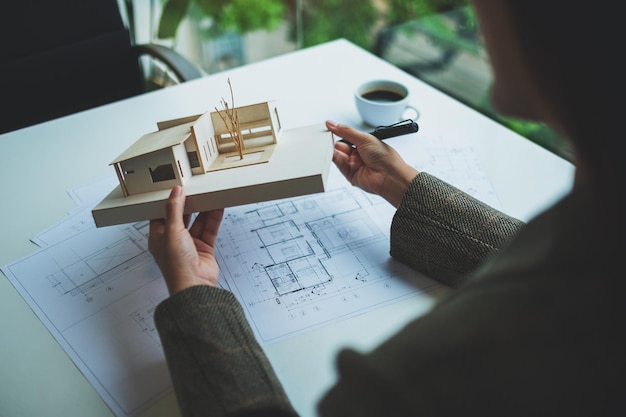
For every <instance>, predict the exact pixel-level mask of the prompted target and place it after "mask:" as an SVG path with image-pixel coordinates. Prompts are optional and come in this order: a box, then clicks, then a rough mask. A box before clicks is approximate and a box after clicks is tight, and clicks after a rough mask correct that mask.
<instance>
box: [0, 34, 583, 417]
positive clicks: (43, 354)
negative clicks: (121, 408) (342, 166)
mask: <svg viewBox="0 0 626 417" xmlns="http://www.w3.org/2000/svg"><path fill="white" fill-rule="evenodd" d="M227 78H230V79H231V82H232V84H233V88H234V91H235V100H236V102H237V103H239V104H244V103H245V104H248V103H255V102H261V101H265V100H268V99H274V100H277V101H278V103H279V105H280V106H281V119H282V123H283V126H284V127H285V128H291V127H298V126H305V125H309V124H313V123H322V122H323V121H324V120H326V119H332V120H336V121H339V122H343V123H347V124H351V125H354V126H360V120H359V118H358V115H357V113H356V109H355V107H354V103H353V98H352V90H353V89H354V87H355V86H356V85H357V84H359V83H361V82H363V81H365V80H368V79H373V78H393V79H396V80H399V81H401V82H403V83H405V84H406V85H407V86H408V87H409V88H410V90H411V95H412V97H413V101H412V104H413V105H415V106H416V107H418V108H419V110H420V112H421V117H420V119H419V124H420V134H421V135H433V134H438V133H439V132H449V131H450V127H451V126H455V127H458V128H459V129H467V130H469V131H471V132H473V133H474V134H475V135H474V148H475V150H476V152H477V153H478V156H479V158H480V159H481V161H482V163H483V166H484V169H485V171H486V173H487V174H488V176H489V178H490V180H491V183H492V185H493V188H494V190H495V192H496V194H497V196H498V198H499V200H500V202H501V204H502V209H503V210H504V211H505V212H507V213H509V214H511V215H514V216H517V217H519V218H522V219H524V220H527V219H529V218H530V217H532V216H533V215H534V214H536V213H537V212H538V211H539V210H541V209H543V208H545V207H546V206H547V205H549V204H551V203H552V202H554V201H555V200H556V199H557V198H559V197H560V196H562V195H563V194H564V193H565V192H566V191H568V190H569V188H570V186H571V183H572V179H573V166H572V165H571V164H570V163H568V162H567V161H565V160H563V159H561V158H559V157H557V156H555V155H553V154H551V153H549V152H547V151H545V150H544V149H542V148H540V147H538V146H536V145H535V144H533V143H531V142H530V141H528V140H526V139H525V138H523V137H521V136H519V135H517V134H515V133H513V132H511V131H509V130H507V129H506V128H504V127H502V126H501V125H499V124H497V123H495V122H493V121H491V120H490V119H488V118H486V117H484V116H483V115H481V114H479V113H477V112H475V111H474V110H472V109H470V108H468V107H466V106H464V105H463V104H461V103H459V102H457V101H455V100H454V99H452V98H450V97H448V96H446V95H445V94H442V93H441V92H439V91H437V90H435V89H433V88H431V87H430V86H428V85H426V84H424V83H423V82H421V81H419V80H417V79H415V78H413V77H412V76H410V75H407V74H406V73H404V72H402V71H400V70H399V69H397V68H395V67H393V66H391V65H390V64H388V63H386V62H384V61H382V60H380V59H378V58H376V57H375V56H373V55H371V54H370V53H367V52H365V51H363V50H361V49H359V48H357V47H355V46H354V45H352V44H350V43H349V42H347V41H345V40H337V41H334V42H330V43H327V44H324V45H321V46H317V47H313V48H309V49H306V50H302V51H298V52H295V53H291V54H288V55H284V56H280V57H277V58H274V59H270V60H267V61H263V62H260V63H256V64H253V65H249V66H246V67H241V68H237V69H234V70H232V71H228V72H224V73H219V74H215V75H212V76H210V77H206V78H203V79H200V80H196V81H193V82H189V83H186V84H183V85H180V86H176V87H171V88H168V89H164V90H161V91H157V92H154V93H150V94H146V95H143V96H140V97H136V98H132V99H128V100H125V101H121V102H118V103H115V104H111V105H107V106H104V107H101V108H97V109H94V110H90V111H87V112H83V113H79V114H76V115H73V116H69V117H65V118H61V119H58V120H55V121H51V122H48V123H44V124H41V125H37V126H33V127H30V128H27V129H23V130H20V131H16V132H12V133H8V134H4V135H0V178H2V184H3V187H2V216H1V217H0V230H1V231H2V232H1V233H0V236H1V237H0V239H2V244H1V246H0V247H1V248H2V249H1V251H0V264H1V265H5V264H8V263H10V262H13V261H15V260H17V259H19V258H21V257H23V256H25V255H27V254H29V253H31V252H32V251H34V250H35V249H36V246H35V245H34V244H32V243H31V242H30V241H29V239H30V238H32V237H33V236H35V235H36V234H37V233H39V232H40V231H42V230H43V229H45V228H46V227H48V226H50V225H52V224H54V223H55V222H57V221H59V220H61V219H62V218H64V217H65V216H66V214H67V212H68V210H70V209H72V208H74V207H75V205H74V203H73V201H72V200H71V198H70V197H69V196H68V195H67V193H66V191H67V190H69V189H72V188H75V187H78V186H81V185H83V184H85V183H87V182H89V181H91V180H95V179H97V178H100V177H101V176H103V175H106V174H109V173H110V172H111V171H110V170H112V168H111V167H110V166H109V165H108V164H109V162H110V161H112V160H113V159H114V158H115V157H116V156H117V154H118V153H119V151H120V149H124V148H125V147H126V146H127V145H128V144H129V143H132V142H133V141H134V140H135V139H136V138H138V137H140V136H141V135H143V134H144V133H146V132H150V131H152V130H154V129H155V124H156V122H157V121H159V120H165V119H170V118H174V117H179V116H186V115H190V114H196V113H200V112H204V111H206V110H210V109H211V106H213V105H214V103H215V102H218V101H219V99H220V98H222V97H228V98H229V96H228V90H227ZM435 298H436V296H435V295H433V294H431V295H425V296H419V297H414V298H411V299H409V300H405V301H402V302H400V303H396V304H393V305H391V306H388V307H384V308H380V309H377V310H375V311H373V312H371V313H367V314H364V315H361V316H358V317H356V318H353V319H349V320H346V321H343V322H340V323H338V324H334V325H330V326H327V327H324V328H322V329H320V330H317V331H312V332H309V333H306V334H304V335H302V336H297V337H294V338H291V339H288V340H286V341H283V342H280V343H277V344H274V345H270V346H268V347H267V352H268V355H269V357H270V359H271V360H272V362H273V364H274V366H275V368H276V370H277V373H278V375H279V377H280V378H281V379H282V381H283V382H284V384H285V387H286V389H287V391H288V394H289V396H290V397H291V399H292V401H293V402H294V405H295V407H296V408H297V409H298V410H299V411H300V412H301V413H302V415H306V416H311V415H313V410H314V404H315V402H316V401H317V399H318V398H319V396H320V395H321V394H322V393H323V391H324V389H325V388H326V387H327V386H328V385H329V384H331V383H332V380H333V378H334V374H333V372H334V371H333V367H334V354H335V352H336V351H337V350H338V349H339V348H340V347H341V346H346V345H351V346H355V347H358V348H363V349H368V348H371V347H372V346H374V345H376V344H377V343H379V342H380V341H381V340H382V339H384V338H385V337H386V336H388V335H389V334H391V333H393V332H394V331H396V330H397V329H398V328H399V327H400V326H402V325H403V324H404V323H405V322H406V321H407V320H409V319H410V318H412V317H414V316H416V315H418V314H420V313H421V312H423V311H425V310H426V309H428V308H429V307H430V306H431V305H432V302H433V301H434V299H435ZM0 328H1V329H2V332H3V335H2V338H1V340H2V341H1V342H0V364H1V365H0V375H2V377H1V378H2V389H1V390H0V415H2V416H5V415H6V416H44V415H45V416H48V417H50V416H60V417H61V416H62V417H67V416H111V412H110V411H109V409H108V408H107V406H106V404H105V403H104V402H103V401H102V400H101V398H100V397H99V396H98V394H97V393H96V391H95V390H94V389H93V388H92V387H91V385H90V384H89V383H88V382H87V380H86V379H85V378H84V377H83V376H82V374H81V373H80V372H79V371H78V369H77V368H76V367H75V366H74V365H73V363H72V361H71V360H70V359H69V358H68V357H67V356H66V354H65V353H64V351H63V350H62V349H61V348H60V347H59V345H58V344H57V343H56V341H55V340H54V339H53V338H52V336H51V335H50V334H49V332H48V331H47V329H46V328H45V326H44V325H43V324H42V323H41V322H40V321H39V319H38V318H37V317H36V316H35V315H34V314H33V312H32V311H31V309H30V308H29V306H28V305H27V303H26V302H25V301H24V300H23V299H22V297H21V296H20V295H19V294H18V292H17V291H16V290H15V289H14V288H13V286H12V285H11V283H10V282H9V281H8V279H6V278H5V277H3V279H0ZM178 414H179V413H178V410H177V406H176V402H175V399H174V397H173V394H172V395H170V396H168V397H167V398H166V399H165V400H162V401H161V402H159V403H158V404H157V405H156V406H155V407H153V409H151V410H149V411H148V412H146V413H144V415H146V416H147V415H150V416H168V417H169V416H174V415H178Z"/></svg>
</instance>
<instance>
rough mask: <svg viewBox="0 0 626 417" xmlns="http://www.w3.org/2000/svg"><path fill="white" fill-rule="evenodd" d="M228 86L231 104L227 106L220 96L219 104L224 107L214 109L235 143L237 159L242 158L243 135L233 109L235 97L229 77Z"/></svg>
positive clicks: (237, 115) (235, 110) (236, 113)
mask: <svg viewBox="0 0 626 417" xmlns="http://www.w3.org/2000/svg"><path fill="white" fill-rule="evenodd" d="M228 88H229V89H230V102H231V105H230V106H229V105H228V102H227V101H226V100H224V99H223V98H222V100H221V104H222V107H224V109H223V110H219V109H218V108H217V107H216V108H215V110H216V111H217V114H218V115H219V116H220V118H221V119H222V121H223V122H224V125H226V129H228V133H229V134H230V138H231V139H232V141H233V143H234V144H235V149H236V150H237V152H238V153H239V159H243V135H242V134H241V128H240V126H239V114H238V112H237V109H235V98H234V96H233V86H232V85H231V83H230V78H228Z"/></svg>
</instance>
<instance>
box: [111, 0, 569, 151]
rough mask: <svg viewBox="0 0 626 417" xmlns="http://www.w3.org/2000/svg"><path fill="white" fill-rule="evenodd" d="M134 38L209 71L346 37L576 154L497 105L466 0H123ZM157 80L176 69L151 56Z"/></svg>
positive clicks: (549, 145) (540, 140)
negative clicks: (494, 106) (492, 100)
mask: <svg viewBox="0 0 626 417" xmlns="http://www.w3.org/2000/svg"><path fill="white" fill-rule="evenodd" d="M118 2H119V6H120V9H121V11H122V14H123V16H124V18H125V20H126V24H127V26H128V28H129V29H130V32H131V36H132V38H133V39H134V41H135V43H147V42H152V43H157V44H162V45H165V46H168V47H171V48H173V49H175V50H176V51H177V52H179V53H180V54H181V55H183V56H185V57H186V58H187V59H189V60H190V61H192V62H193V63H195V64H196V65H197V66H199V67H200V68H201V69H202V70H203V71H204V72H206V73H207V74H213V73H217V72H220V71H224V70H227V69H229V68H234V67H237V66H241V65H245V64H249V63H253V62H257V61H261V60H264V59H267V58H271V57H274V56H278V55H281V54H284V53H288V52H291V51H295V50H298V49H301V48H305V47H309V46H313V45H316V44H320V43H323V42H326V41H330V40H333V39H337V38H345V39H348V40H349V41H351V42H353V43H355V44H357V45H359V46H361V47H362V48H364V49H366V50H368V51H370V52H372V53H374V54H376V55H377V56H379V57H381V58H382V59H384V60H386V61H388V62H390V63H391V64H393V65H395V66H397V67H399V68H401V69H403V70H404V71H406V72H409V73H410V74H412V75H414V76H416V77H418V78H420V79H422V80H424V81H426V82H427V83H429V84H431V85H433V86H435V87H436V88H438V89H440V90H442V91H444V92H446V93H448V94H449V95H451V96H453V97H455V98H457V99H459V100H461V101H463V102H464V103H466V104H468V105H470V106H472V107H473V108H475V109H476V110H478V111H480V112H482V113H484V114H486V115H488V116H489V117H492V118H493V119H495V120H497V121H499V122H501V123H503V124H505V125H507V126H508V127H510V128H511V129H513V130H515V131H517V132H518V133H520V134H521V135H523V136H525V137H527V138H528V139H530V140H532V141H533V142H536V143H537V144H539V145H540V146H542V147H544V148H546V149H548V150H550V151H552V152H554V153H556V154H557V155H560V156H562V157H564V158H566V159H568V160H570V161H573V155H572V153H571V151H570V150H569V149H568V148H567V147H566V146H564V145H563V144H562V142H561V141H560V140H559V138H558V136H557V135H556V133H555V132H553V131H551V130H550V129H548V128H547V127H545V126H544V125H542V124H536V123H528V122H520V121H517V120H511V119H507V118H503V117H501V116H500V115H498V114H497V113H496V112H495V111H494V110H493V109H492V106H491V104H490V100H489V88H490V85H491V81H492V74H491V70H490V66H489V61H488V57H487V55H486V53H485V51H484V48H483V45H482V41H481V38H480V36H479V31H478V26H477V22H476V19H475V15H474V13H473V10H472V8H471V6H470V5H469V3H468V1H467V0H412V1H411V0H118ZM148 68H149V69H148V71H150V72H151V74H150V78H151V79H152V80H153V82H154V84H155V88H156V87H162V86H167V85H168V83H171V82H172V74H169V73H168V72H167V70H166V69H165V68H164V67H159V66H158V64H156V63H153V64H151V65H150V66H148Z"/></svg>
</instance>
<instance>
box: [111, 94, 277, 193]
mask: <svg viewBox="0 0 626 417" xmlns="http://www.w3.org/2000/svg"><path fill="white" fill-rule="evenodd" d="M233 110H235V111H236V112H237V116H238V118H239V123H240V128H241V136H242V138H243V144H244V145H243V153H244V156H243V157H241V156H240V155H239V152H238V151H237V150H236V147H235V143H234V141H233V139H232V137H231V134H230V127H229V126H227V124H226V123H224V119H223V118H222V117H225V118H226V120H228V118H227V116H226V114H225V112H224V111H221V116H220V112H218V111H214V112H206V113H204V114H201V115H194V116H188V117H183V118H179V119H173V120H167V121H163V122H159V123H157V127H158V129H159V130H157V131H155V132H151V133H148V134H146V135H144V136H142V137H141V138H139V139H138V140H137V141H136V142H135V143H134V144H133V145H132V146H131V147H129V148H128V149H126V151H124V152H123V153H122V154H121V155H120V156H119V157H117V158H116V159H115V160H114V161H113V162H111V165H113V166H114V167H115V171H116V173H117V176H118V179H119V181H120V185H121V188H122V191H123V193H124V196H129V195H136V194H141V193H146V192H151V191H158V190H167V189H171V188H172V187H173V186H174V185H184V184H185V182H186V181H187V180H188V179H189V178H190V177H191V176H192V175H203V174H206V173H208V172H210V171H215V170H220V169H227V168H234V167H237V166H243V165H250V164H257V163H265V162H268V161H269V159H270V157H271V155H272V153H273V150H274V147H275V146H276V144H277V143H278V138H279V135H280V133H281V126H280V119H279V117H278V110H277V107H276V104H275V103H274V102H273V101H269V102H263V103H258V104H252V105H249V106H242V107H236V108H235V109H233Z"/></svg>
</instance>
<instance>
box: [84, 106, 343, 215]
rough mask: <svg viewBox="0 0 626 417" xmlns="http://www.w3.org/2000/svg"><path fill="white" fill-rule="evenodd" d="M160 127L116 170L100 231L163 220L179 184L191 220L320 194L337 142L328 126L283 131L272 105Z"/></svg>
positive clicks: (101, 207)
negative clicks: (232, 119) (208, 212)
mask: <svg viewBox="0 0 626 417" xmlns="http://www.w3.org/2000/svg"><path fill="white" fill-rule="evenodd" d="M230 110H231V112H233V113H231V114H235V115H236V116H237V128H238V129H237V131H233V126H232V125H229V120H228V119H227V118H226V117H225V112H224V111H218V110H217V109H216V111H214V112H206V113H203V114H199V115H193V116H189V117H184V118H179V119H174V120H167V121H162V122H159V123H157V128H158V130H156V131H154V132H151V133H148V134H146V135H143V136H142V137H140V138H139V139H138V140H137V141H136V142H135V143H134V144H132V145H131V146H130V147H129V148H127V149H126V150H125V151H124V152H122V154H120V155H119V156H118V157H117V158H115V160H113V161H112V162H111V165H112V166H113V167H114V168H115V172H116V174H117V177H118V180H119V186H118V187H117V188H116V189H114V190H113V191H112V192H111V193H110V194H109V195H108V196H107V197H106V198H105V199H104V200H102V202H100V203H99V204H98V205H97V206H96V207H95V208H94V209H93V210H92V214H93V217H94V220H95V223H96V226H98V227H101V226H108V225H114V224H123V223H130V222H135V221H140V220H150V219H155V218H161V217H164V215H165V203H166V201H167V198H168V196H169V192H170V190H171V189H172V187H173V186H174V185H181V186H184V188H185V193H186V195H187V201H186V206H185V212H186V213H193V212H198V211H205V210H210V209H214V208H222V207H229V206H235V205H242V204H248V203H253V202H260V201H268V200H275V199H280V198H287V197H293V196H298V195H304V194H311V193H317V192H322V191H324V190H325V184H326V181H327V177H328V171H329V169H330V163H331V160H332V152H333V143H334V139H333V136H332V133H330V132H329V131H328V130H327V129H326V128H325V126H323V124H320V125H314V126H308V127H303V128H297V129H289V130H285V129H283V128H282V126H281V122H280V117H279V114H278V109H277V106H276V103H275V102H273V101H267V102H263V103H258V104H252V105H248V106H242V107H236V108H233V109H230Z"/></svg>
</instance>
